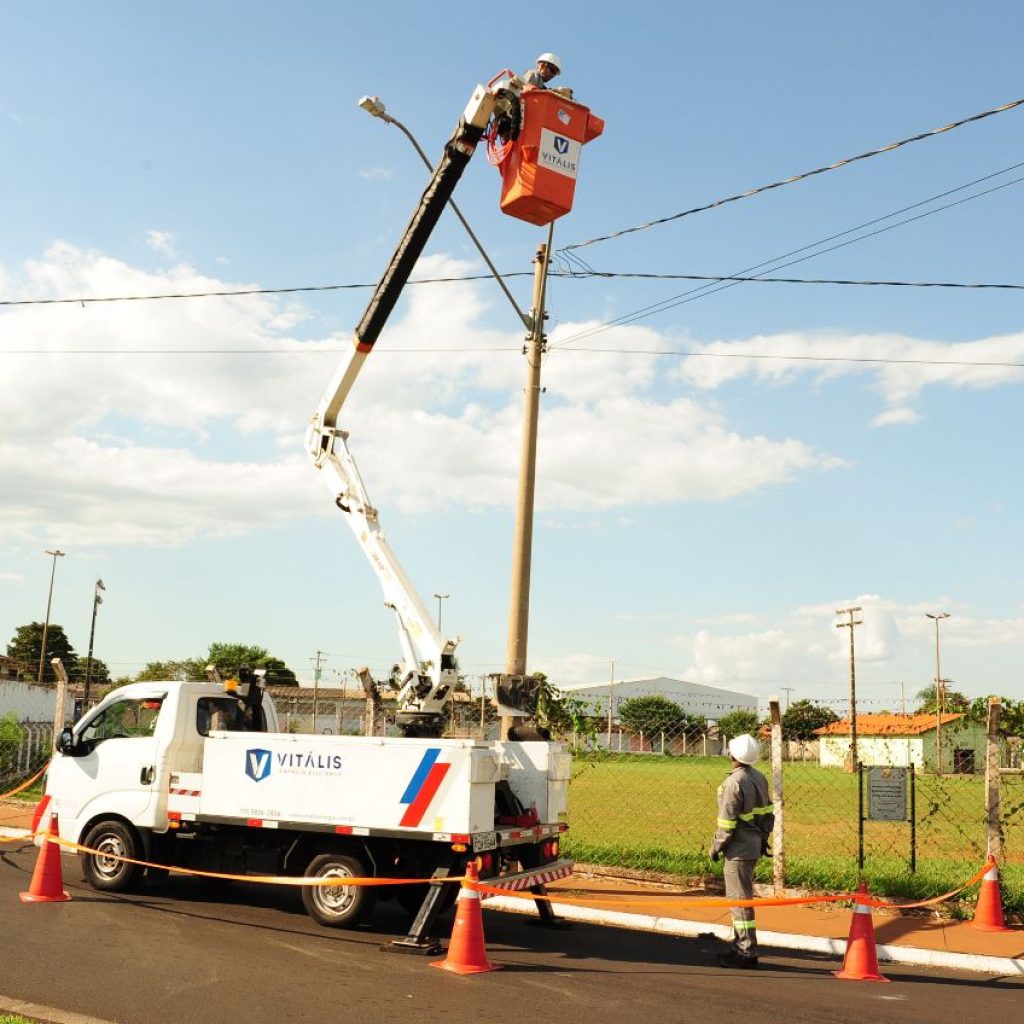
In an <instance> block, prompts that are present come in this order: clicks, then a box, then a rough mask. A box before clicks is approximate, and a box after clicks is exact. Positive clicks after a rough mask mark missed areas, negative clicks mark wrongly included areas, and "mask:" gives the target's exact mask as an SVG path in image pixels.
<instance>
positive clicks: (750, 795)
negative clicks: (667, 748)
mask: <svg viewBox="0 0 1024 1024" xmlns="http://www.w3.org/2000/svg"><path fill="white" fill-rule="evenodd" d="M774 826H775V810H774V807H773V806H772V799H771V791H770V790H769V787H768V780H767V779H766V778H765V777H764V776H763V775H762V774H761V773H760V772H759V771H758V770H757V769H756V768H753V767H751V766H750V765H748V764H740V765H737V766H736V767H735V768H733V769H732V771H731V772H729V774H728V775H727V776H726V777H725V781H724V782H723V783H722V784H721V786H719V787H718V827H717V829H716V830H715V838H714V840H713V842H712V844H711V849H712V851H713V852H721V853H722V854H723V856H724V857H725V865H724V871H723V873H724V876H725V895H726V898H732V899H739V900H750V899H753V898H754V866H755V865H756V864H757V860H758V858H759V857H760V856H761V855H762V854H763V853H766V852H767V850H768V840H769V839H770V838H771V834H772V829H773V828H774ZM730 912H731V913H732V928H733V944H732V945H733V950H734V952H735V953H736V955H737V956H743V957H756V956H757V927H756V925H755V923H754V908H753V907H731V908H730Z"/></svg>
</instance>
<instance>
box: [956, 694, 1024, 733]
mask: <svg viewBox="0 0 1024 1024" xmlns="http://www.w3.org/2000/svg"><path fill="white" fill-rule="evenodd" d="M999 699H1000V700H1001V701H1002V707H1001V708H1000V711H999V731H1000V732H1001V733H1002V734H1003V735H1004V736H1022V737H1024V700H1013V699H1012V698H1010V697H1000V698H999ZM967 717H968V718H969V719H970V720H971V721H972V722H978V723H980V724H981V725H984V726H987V725H988V697H978V698H977V700H975V701H973V702H972V704H971V706H970V708H969V709H968V711H967Z"/></svg>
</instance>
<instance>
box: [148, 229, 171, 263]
mask: <svg viewBox="0 0 1024 1024" xmlns="http://www.w3.org/2000/svg"><path fill="white" fill-rule="evenodd" d="M172 239H173V236H172V235H171V233H170V232H169V231H147V232H146V245H148V246H149V247H150V249H152V250H153V252H155V253H157V254H158V255H160V256H167V257H169V258H171V259H175V258H177V255H178V254H177V251H176V250H175V248H174V245H173V243H172Z"/></svg>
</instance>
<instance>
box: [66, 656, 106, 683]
mask: <svg viewBox="0 0 1024 1024" xmlns="http://www.w3.org/2000/svg"><path fill="white" fill-rule="evenodd" d="M86 666H88V668H89V686H90V687H93V686H106V685H107V684H108V683H109V682H110V669H109V668H107V664H106V662H104V661H101V660H100V659H99V658H97V657H96V655H93V658H92V664H91V665H90V664H89V659H88V658H79V659H78V669H77V671H76V672H75V673H74V675H70V673H69V676H70V679H71V681H72V682H73V683H81V684H82V685H83V686H84V685H85V669H86Z"/></svg>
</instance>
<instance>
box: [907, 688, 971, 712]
mask: <svg viewBox="0 0 1024 1024" xmlns="http://www.w3.org/2000/svg"><path fill="white" fill-rule="evenodd" d="M942 695H943V696H942V713H943V714H956V713H960V712H966V711H968V710H969V709H970V707H971V702H970V701H969V700H968V699H967V698H966V697H965V696H964V695H963V694H962V693H961V692H960V691H959V690H950V689H949V688H948V687H945V686H944V687H943V688H942ZM917 699H918V700H919V701H920V702H921V703H920V705H919V706H918V709H917V713H918V714H919V715H934V714H935V713H936V712H937V711H938V707H939V704H938V701H937V700H936V699H935V684H934V683H932V684H931V685H930V686H926V687H925V688H924V689H923V690H918V691H917Z"/></svg>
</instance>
